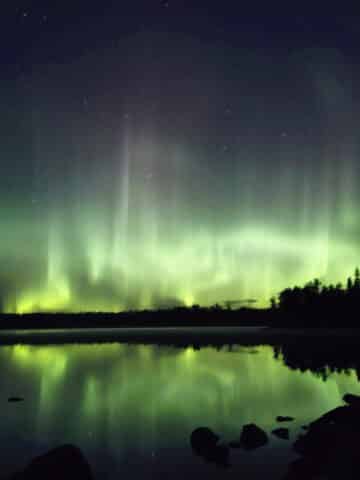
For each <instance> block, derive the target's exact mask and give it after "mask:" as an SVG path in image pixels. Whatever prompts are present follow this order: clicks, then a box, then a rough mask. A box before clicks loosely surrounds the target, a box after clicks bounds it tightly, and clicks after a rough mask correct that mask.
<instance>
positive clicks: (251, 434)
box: [240, 423, 268, 450]
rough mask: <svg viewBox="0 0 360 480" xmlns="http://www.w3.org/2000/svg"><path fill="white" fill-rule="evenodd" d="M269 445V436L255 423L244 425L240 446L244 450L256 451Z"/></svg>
mask: <svg viewBox="0 0 360 480" xmlns="http://www.w3.org/2000/svg"><path fill="white" fill-rule="evenodd" d="M267 443H268V436H267V434H266V433H265V432H264V430H262V429H261V428H260V427H258V426H257V425H255V424H254V423H249V424H248V425H244V426H243V429H242V432H241V435H240V446H241V448H243V449H244V450H254V449H255V448H259V447H262V446H263V445H266V444H267Z"/></svg>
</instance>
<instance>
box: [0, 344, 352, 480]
mask: <svg viewBox="0 0 360 480" xmlns="http://www.w3.org/2000/svg"><path fill="white" fill-rule="evenodd" d="M324 378H325V377H324V375H319V374H317V373H313V372H311V371H309V370H308V371H305V372H301V371H300V370H298V371H297V370H293V369H290V368H288V367H287V366H286V365H285V364H284V362H283V360H282V357H281V355H280V357H278V358H275V357H274V349H273V348H272V347H271V346H266V345H263V346H256V347H246V346H241V345H237V346H231V347H229V346H223V347H221V348H219V347H217V348H215V347H204V348H200V349H194V348H193V347H187V348H178V347H170V346H157V345H155V344H154V345H151V344H148V345H132V344H125V343H102V344H86V343H85V344H66V345H30V344H17V345H8V346H2V347H0V382H1V404H2V409H1V412H0V423H1V429H0V442H1V445H2V455H1V470H2V473H3V474H5V475H6V474H8V473H10V472H13V471H14V470H15V469H16V468H19V467H21V466H23V465H25V464H26V463H27V462H28V461H29V460H30V459H31V458H32V457H34V456H35V455H38V454H41V453H43V452H45V451H46V450H48V449H50V448H53V447H55V446H58V445H60V444H63V443H73V444H76V445H78V446H79V447H80V448H81V449H82V450H83V452H84V453H85V455H86V457H87V458H88V459H89V461H90V463H91V466H92V468H93V471H94V473H95V475H96V478H104V479H115V478H120V475H121V476H122V477H123V478H124V475H126V476H130V475H131V478H149V476H151V477H154V478H155V477H156V478H165V477H166V478H179V479H180V478H182V479H183V478H184V476H185V475H188V476H189V475H190V474H191V475H192V476H194V477H195V476H196V475H204V476H205V478H209V477H210V478H212V477H213V478H218V477H219V475H221V476H222V475H224V474H225V473H226V476H227V477H231V478H240V477H239V475H246V476H245V477H243V478H248V479H251V478H254V479H255V478H262V477H263V475H265V474H266V478H274V479H275V478H281V476H282V475H283V474H284V473H285V471H286V467H287V464H288V462H289V461H290V460H291V459H293V458H296V457H295V455H294V454H293V453H291V448H290V447H291V443H290V442H286V441H283V440H278V439H275V438H274V437H272V439H271V442H270V443H269V444H268V445H267V446H265V447H263V448H261V449H259V450H257V451H255V452H251V453H245V452H243V451H241V450H231V453H230V463H231V466H230V467H229V469H228V470H227V471H226V472H223V471H222V470H221V468H220V467H217V466H216V465H214V464H209V463H205V462H204V461H203V460H202V459H201V458H200V457H197V456H195V455H194V454H193V452H192V450H191V448H190V444H189V437H190V434H191V432H192V431H193V430H194V429H195V428H197V427H199V426H208V427H210V428H212V429H213V430H214V431H216V432H217V433H218V434H219V435H220V436H221V437H222V440H223V441H224V442H228V441H231V440H234V439H237V438H239V434H240V431H241V428H242V425H243V424H246V423H250V422H255V423H256V424H257V425H259V426H260V427H262V428H263V429H265V430H266V431H267V432H270V431H271V429H273V428H274V427H275V426H276V421H275V418H276V416H277V415H291V416H294V417H295V418H296V420H295V421H294V422H293V423H292V424H291V425H290V432H291V439H294V438H295V436H296V435H297V433H298V432H299V429H300V427H301V425H304V424H306V423H308V422H309V421H311V420H313V419H315V418H316V417H317V416H319V415H321V414H322V413H324V412H325V411H327V410H329V409H331V408H333V407H335V406H337V405H339V404H341V403H342V401H341V398H342V395H343V394H344V393H346V392H353V393H360V384H359V383H358V379H357V375H356V372H355V370H353V369H351V368H350V369H348V370H347V371H346V372H330V371H328V372H327V375H326V381H325V380H324ZM10 396H21V397H24V401H23V402H20V403H8V401H7V399H8V397H10Z"/></svg>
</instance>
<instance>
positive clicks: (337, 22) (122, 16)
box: [0, 0, 360, 75]
mask: <svg viewBox="0 0 360 480" xmlns="http://www.w3.org/2000/svg"><path fill="white" fill-rule="evenodd" d="M54 3H56V5H54ZM246 3H247V2H246ZM265 3H266V4H271V5H270V6H269V5H268V6H265V7H264V4H265ZM34 4H35V5H34ZM262 4H263V5H262ZM272 4H273V2H255V4H253V6H252V7H249V6H244V5H243V2H238V1H236V2H235V1H217V2H215V1H213V2H211V1H191V2H190V1H181V0H169V1H166V0H165V1H164V0H163V1H157V0H145V1H142V0H138V1H136V0H131V1H127V0H125V1H121V2H119V1H102V2H84V1H73V2H50V1H41V0H38V1H36V2H33V1H23V2H21V1H18V2H16V1H9V2H7V4H6V2H2V6H1V10H0V12H1V15H0V41H1V50H0V52H1V62H2V65H3V73H5V71H9V72H11V74H13V75H14V74H15V75H16V74H19V73H22V72H25V71H26V72H28V71H29V70H31V71H34V70H36V69H37V67H38V66H39V65H41V64H44V63H48V62H62V61H68V60H69V59H71V58H77V57H78V56H80V55H83V54H84V53H89V52H91V51H92V50H93V49H95V48H102V47H109V46H111V45H112V44H113V43H114V42H116V41H118V40H121V39H123V38H124V37H126V36H127V35H130V34H133V33H134V32H139V31H143V30H152V31H157V32H158V31H160V30H161V31H169V32H176V31H177V32H180V33H187V34H190V35H192V36H195V37H197V38H199V39H202V40H203V41H207V42H208V41H211V40H213V41H214V40H215V41H224V42H226V43H228V44H231V45H233V46H237V47H247V48H254V47H258V48H271V49H273V48H276V49H279V48H280V49H285V50H291V49H294V48H306V47H330V48H341V49H342V50H343V51H344V53H345V52H346V53H347V54H348V55H356V54H357V53H358V45H359V44H360V41H359V39H360V27H359V22H358V16H357V15H352V14H351V13H352V12H348V14H347V15H344V14H342V13H341V12H340V11H339V9H338V7H337V8H336V9H335V8H334V7H333V8H332V7H331V6H330V4H328V5H327V6H326V9H324V8H320V6H317V5H314V6H308V7H304V6H301V7H294V6H292V5H288V6H286V7H284V6H278V7H274V6H273V5H272ZM319 5H323V4H319Z"/></svg>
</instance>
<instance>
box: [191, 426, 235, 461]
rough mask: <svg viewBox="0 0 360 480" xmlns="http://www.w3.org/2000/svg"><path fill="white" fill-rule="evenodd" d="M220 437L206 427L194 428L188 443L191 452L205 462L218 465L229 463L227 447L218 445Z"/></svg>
mask: <svg viewBox="0 0 360 480" xmlns="http://www.w3.org/2000/svg"><path fill="white" fill-rule="evenodd" d="M219 439H220V437H219V436H218V435H217V434H216V433H214V432H213V431H212V430H210V428H208V427H199V428H196V429H195V430H194V431H193V432H192V434H191V436H190V444H191V448H192V450H193V452H194V453H195V454H196V455H198V456H200V457H202V458H203V459H204V460H206V461H207V462H211V463H215V464H216V465H218V466H222V467H227V466H228V465H229V448H228V447H227V446H226V445H218V441H219Z"/></svg>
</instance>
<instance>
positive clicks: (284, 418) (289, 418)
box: [276, 415, 295, 422]
mask: <svg viewBox="0 0 360 480" xmlns="http://www.w3.org/2000/svg"><path fill="white" fill-rule="evenodd" d="M294 420H295V418H294V417H282V416H281V415H278V416H277V417H276V421H277V422H292V421H294Z"/></svg>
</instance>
